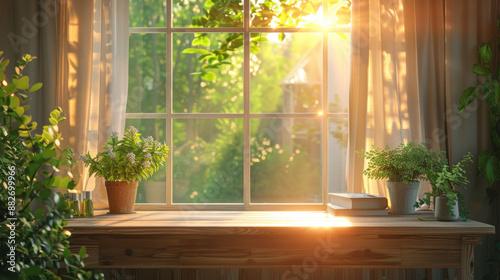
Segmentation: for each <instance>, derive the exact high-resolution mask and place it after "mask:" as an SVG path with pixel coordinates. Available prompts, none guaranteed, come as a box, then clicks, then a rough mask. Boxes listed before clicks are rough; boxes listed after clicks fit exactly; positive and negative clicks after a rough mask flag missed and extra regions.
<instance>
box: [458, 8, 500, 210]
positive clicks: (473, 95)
mask: <svg viewBox="0 0 500 280" xmlns="http://www.w3.org/2000/svg"><path fill="white" fill-rule="evenodd" d="M496 28H497V29H496V30H495V32H494V37H493V39H492V40H491V41H489V42H485V43H482V44H481V45H480V46H479V48H478V50H477V52H478V56H479V63H478V64H474V65H473V66H472V72H473V73H475V74H477V75H478V76H479V80H480V81H481V84H480V85H474V86H470V87H468V88H467V89H466V90H464V91H463V92H462V96H461V97H460V106H459V108H458V110H459V112H462V111H464V110H465V109H466V108H467V107H468V106H469V105H470V104H471V103H472V102H474V101H475V100H476V99H477V98H478V95H479V94H482V96H483V98H484V100H485V101H486V103H487V104H488V106H489V121H490V139H491V143H492V148H491V150H485V151H483V152H481V153H480V154H479V157H478V169H479V174H480V175H485V176H486V179H487V181H488V184H490V185H492V184H493V183H495V182H499V181H500V99H499V95H500V67H499V62H500V55H499V52H498V51H499V50H500V44H498V42H499V36H500V17H499V18H497V24H496ZM487 193H488V196H489V197H490V203H491V202H492V200H493V199H494V198H496V197H498V196H499V194H498V190H497V189H495V188H491V187H490V188H487Z"/></svg>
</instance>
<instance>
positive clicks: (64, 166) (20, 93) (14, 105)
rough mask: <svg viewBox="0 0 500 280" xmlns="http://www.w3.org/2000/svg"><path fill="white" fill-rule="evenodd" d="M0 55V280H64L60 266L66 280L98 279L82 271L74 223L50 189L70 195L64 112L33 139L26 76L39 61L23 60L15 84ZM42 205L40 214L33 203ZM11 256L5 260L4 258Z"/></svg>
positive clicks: (57, 112) (82, 254)
mask: <svg viewBox="0 0 500 280" xmlns="http://www.w3.org/2000/svg"><path fill="white" fill-rule="evenodd" d="M2 54H3V52H0V82H1V84H0V166H1V168H0V181H1V182H2V187H1V188H0V193H1V195H0V201H1V202H0V213H1V214H0V215H1V216H0V218H1V223H2V227H1V228H0V236H1V244H0V254H2V258H0V266H1V268H0V278H1V279H61V278H60V277H59V276H58V275H57V274H58V272H59V269H60V267H61V264H63V265H65V266H66V272H67V273H68V274H67V275H66V276H65V277H67V278H70V279H91V278H92V277H94V278H96V279H100V278H102V275H92V273H91V272H86V271H84V270H83V268H84V266H85V264H84V262H83V259H84V257H85V256H86V253H85V248H83V247H82V249H81V250H80V253H79V254H72V253H71V252H70V251H69V240H68V238H69V235H70V233H69V232H68V231H67V230H65V229H64V226H65V225H66V224H67V221H66V218H69V217H71V212H70V210H69V207H68V204H67V202H66V201H65V200H64V198H63V196H62V195H61V194H60V193H59V192H56V193H53V192H52V190H51V188H62V189H72V188H73V187H74V186H75V182H74V181H73V179H72V174H71V171H70V170H71V166H72V156H73V151H72V150H71V149H69V148H66V149H61V148H60V141H61V139H62V138H61V134H60V133H59V132H58V131H59V129H58V124H59V123H60V122H61V121H63V120H64V119H65V118H64V117H63V116H61V109H60V108H57V109H56V110H54V111H52V112H51V113H50V118H49V122H50V125H46V126H44V127H43V129H42V133H41V134H36V135H35V136H33V135H32V131H33V130H34V129H35V128H36V126H37V124H36V122H32V120H31V116H30V115H27V114H26V113H25V112H26V111H27V110H28V109H29V106H28V105H27V104H26V102H27V101H28V100H29V99H30V95H31V94H32V92H34V91H36V90H38V89H40V88H41V86H42V84H41V83H37V84H35V85H33V86H31V87H30V81H29V77H28V76H26V75H24V74H23V70H24V69H25V67H26V65H27V64H28V63H29V62H31V61H32V60H33V59H35V57H32V56H30V55H24V56H23V57H22V59H21V60H20V61H18V66H17V67H16V68H15V73H14V74H13V78H12V81H11V82H10V83H9V82H7V80H6V75H5V69H6V67H7V66H8V64H9V61H8V60H4V59H3V58H2V57H1V56H2ZM35 201H37V202H38V203H41V205H42V207H41V208H39V209H36V210H35V209H34V207H33V208H32V205H33V202H35ZM5 256H7V257H5Z"/></svg>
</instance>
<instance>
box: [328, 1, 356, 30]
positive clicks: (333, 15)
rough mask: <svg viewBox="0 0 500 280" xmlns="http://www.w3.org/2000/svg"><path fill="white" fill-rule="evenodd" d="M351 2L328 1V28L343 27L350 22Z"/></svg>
mask: <svg viewBox="0 0 500 280" xmlns="http://www.w3.org/2000/svg"><path fill="white" fill-rule="evenodd" d="M350 7H351V1H348V0H340V1H338V0H337V1H328V26H329V27H343V26H348V25H349V23H350V22H351V8H350Z"/></svg>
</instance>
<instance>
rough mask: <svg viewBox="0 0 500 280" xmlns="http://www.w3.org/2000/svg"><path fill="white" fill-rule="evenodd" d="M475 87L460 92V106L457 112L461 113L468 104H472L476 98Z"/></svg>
mask: <svg viewBox="0 0 500 280" xmlns="http://www.w3.org/2000/svg"><path fill="white" fill-rule="evenodd" d="M477 90H478V89H477V87H468V88H467V89H466V90H464V91H463V92H462V96H461V97H460V106H459V107H458V112H462V111H463V110H464V109H465V108H467V106H469V104H471V103H472V102H474V100H476V98H477Z"/></svg>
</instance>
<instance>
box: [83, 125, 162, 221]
mask: <svg viewBox="0 0 500 280" xmlns="http://www.w3.org/2000/svg"><path fill="white" fill-rule="evenodd" d="M140 136H141V134H139V133H137V129H136V128H135V127H133V126H131V127H129V128H128V129H127V130H126V131H125V134H124V136H123V138H122V139H121V140H119V139H118V133H116V132H113V133H112V135H111V136H110V137H109V139H108V141H107V142H106V144H105V145H104V151H102V152H100V153H98V154H97V155H96V156H95V157H92V156H91V155H90V153H87V155H80V159H81V160H82V161H83V162H84V163H85V166H88V167H89V175H90V176H92V175H94V174H95V175H96V176H97V177H103V178H104V180H106V191H107V193H108V201H109V209H110V213H133V212H134V203H135V197H136V194H137V186H138V181H140V180H142V179H147V178H149V177H150V176H151V175H153V173H154V172H156V171H157V170H158V168H159V167H160V165H163V164H164V163H165V161H166V159H167V157H168V146H166V145H165V144H161V143H160V142H158V141H156V140H153V137H151V136H149V137H147V138H142V137H140ZM115 198H124V200H123V201H116V200H114V199H115Z"/></svg>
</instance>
